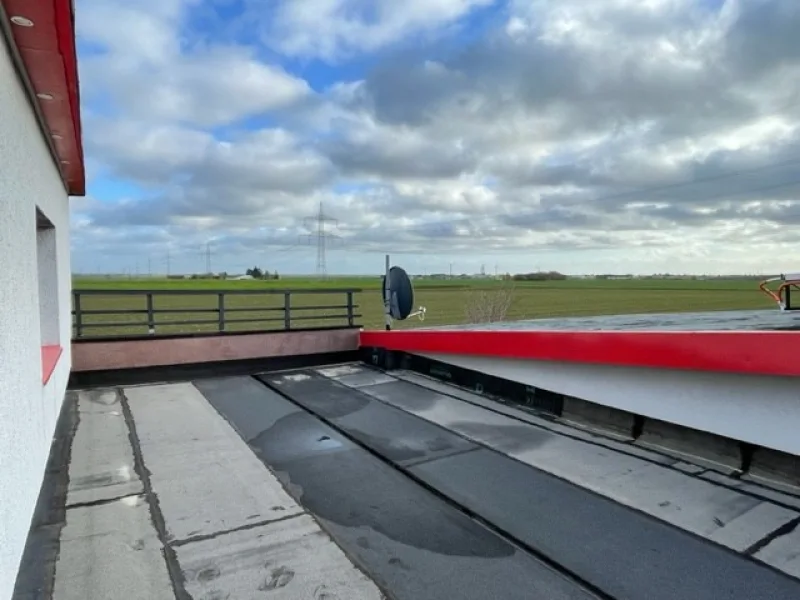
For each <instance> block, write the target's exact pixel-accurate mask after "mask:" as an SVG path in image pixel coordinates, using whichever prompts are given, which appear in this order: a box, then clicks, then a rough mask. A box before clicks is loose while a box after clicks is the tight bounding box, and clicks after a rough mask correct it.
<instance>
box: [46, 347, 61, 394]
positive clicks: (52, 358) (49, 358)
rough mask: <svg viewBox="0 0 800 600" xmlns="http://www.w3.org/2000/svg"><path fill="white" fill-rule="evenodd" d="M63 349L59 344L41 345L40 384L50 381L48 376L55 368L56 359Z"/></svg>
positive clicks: (59, 356)
mask: <svg viewBox="0 0 800 600" xmlns="http://www.w3.org/2000/svg"><path fill="white" fill-rule="evenodd" d="M63 351H64V349H63V348H62V347H61V346H57V345H52V346H42V385H46V384H47V382H48V381H50V376H51V375H52V374H53V371H55V370H56V365H57V364H58V359H59V358H61V353H62V352H63Z"/></svg>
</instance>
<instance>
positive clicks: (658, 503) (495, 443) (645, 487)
mask: <svg viewBox="0 0 800 600" xmlns="http://www.w3.org/2000/svg"><path fill="white" fill-rule="evenodd" d="M359 391H361V392H364V393H367V394H371V395H373V396H375V397H378V398H380V399H382V400H384V401H385V402H387V403H389V404H390V405H392V406H398V407H403V408H405V409H406V410H408V411H409V412H411V413H413V414H415V415H417V416H419V417H420V418H423V419H426V420H429V421H431V422H434V423H437V424H439V425H441V426H443V427H446V428H447V429H450V430H452V431H455V432H458V433H460V434H462V435H464V436H465V437H467V438H468V439H470V440H473V441H475V442H478V443H480V444H483V445H485V446H487V447H489V448H492V449H494V450H497V451H499V452H502V453H503V454H506V455H508V456H511V457H513V458H515V459H517V460H519V461H521V462H523V463H525V464H527V465H530V466H533V467H536V468H537V469H541V470H542V471H545V472H548V473H552V474H553V475H555V476H557V477H561V478H563V479H566V480H567V481H570V482H572V483H574V484H576V485H579V486H581V487H584V488H587V489H590V490H593V491H595V492H597V493H599V494H602V495H603V496H605V497H608V498H611V499H613V500H615V501H617V502H620V503H622V504H624V505H626V506H630V507H631V508H635V509H637V510H641V511H643V512H646V513H647V514H650V515H652V516H654V517H657V518H659V519H662V520H664V521H667V522H668V523H671V524H673V525H676V526H678V527H681V528H683V529H686V530H687V531H691V532H693V533H697V534H699V535H703V536H709V535H711V534H712V533H713V532H714V531H716V530H717V529H720V528H722V527H724V526H725V525H726V523H728V522H729V521H732V520H733V519H735V518H737V517H738V516H739V515H741V514H743V513H744V512H746V511H748V510H750V509H752V508H754V507H755V506H756V505H757V504H758V503H759V500H757V499H755V498H752V497H750V496H747V495H745V494H740V493H738V492H736V491H732V490H729V489H725V488H721V487H719V486H716V485H713V484H710V483H707V482H705V481H703V480H699V479H695V478H691V477H687V476H686V475H685V474H683V473H682V472H679V471H677V470H673V469H668V468H664V467H662V466H661V465H658V464H653V463H651V462H649V461H645V460H642V459H640V458H637V457H635V456H630V455H626V454H620V453H618V452H613V451H611V450H610V449H608V448H607V447H605V446H598V445H595V444H590V443H586V442H583V441H580V440H576V439H573V438H568V437H564V436H561V435H557V434H554V433H552V432H551V431H548V430H545V429H542V428H539V427H536V426H533V425H529V424H527V423H524V422H520V421H517V420H514V419H512V418H510V417H505V416H502V415H498V414H497V413H493V412H491V411H488V410H486V409H483V408H480V407H477V406H474V405H469V404H465V403H463V402H461V401H459V400H456V399H454V398H449V397H446V396H442V395H436V394H434V395H431V394H428V393H425V391H424V390H420V388H419V387H417V386H413V385H411V384H408V383H406V382H397V383H396V384H391V385H376V386H372V387H362V388H359ZM764 527H765V529H764V531H763V535H767V534H768V533H769V532H770V531H771V529H770V527H771V521H769V520H768V521H766V522H765V525H764Z"/></svg>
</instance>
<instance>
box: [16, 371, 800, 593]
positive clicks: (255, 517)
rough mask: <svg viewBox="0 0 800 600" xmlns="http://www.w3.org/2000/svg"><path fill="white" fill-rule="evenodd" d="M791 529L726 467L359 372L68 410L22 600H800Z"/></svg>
mask: <svg viewBox="0 0 800 600" xmlns="http://www.w3.org/2000/svg"><path fill="white" fill-rule="evenodd" d="M209 375H213V373H209ZM43 507H47V510H44V509H43ZM798 523H800V496H795V495H792V494H788V493H782V492H779V491H776V490H774V489H772V488H768V487H765V486H761V485H757V484H755V483H752V482H743V481H739V480H735V479H731V478H728V476H727V474H726V473H725V471H724V469H723V468H714V467H713V466H708V465H697V464H692V463H691V462H687V460H686V459H685V458H684V459H679V458H675V457H673V456H669V455H666V454H663V453H660V452H657V451H655V450H653V449H650V448H644V447H639V446H635V445H632V444H629V443H625V442H622V441H618V440H614V439H611V438H608V437H602V436H598V435H595V434H594V433H591V432H588V431H585V430H581V429H576V428H572V427H567V426H565V425H563V424H559V423H554V422H553V421H551V420H546V419H542V418H539V417H537V416H535V415H532V414H529V413H527V412H524V411H521V410H517V409H515V408H514V407H510V406H506V405H503V404H500V403H498V402H494V401H492V400H490V399H487V398H486V397H482V396H477V395H474V394H471V393H469V392H467V391H465V390H462V389H460V388H456V387H453V386H449V385H447V384H443V383H436V382H434V381H433V380H430V379H428V378H426V377H423V376H420V375H417V374H414V373H410V372H406V371H392V372H383V371H380V370H377V369H373V368H371V367H368V366H366V365H363V364H360V363H358V364H357V363H353V364H344V365H335V366H327V367H317V368H305V369H298V370H291V371H283V372H277V373H265V374H262V375H257V376H255V377H251V376H236V377H211V378H203V379H197V380H195V381H187V382H180V383H173V384H156V385H140V386H131V387H120V388H117V387H111V388H106V389H99V390H91V391H73V392H70V393H69V394H68V398H67V399H66V404H65V407H64V412H63V414H62V417H61V419H60V422H59V426H58V432H57V435H56V441H55V444H54V451H53V452H52V453H51V463H50V465H49V467H48V476H47V479H46V481H45V485H44V487H43V492H42V498H41V499H40V510H39V511H37V516H36V518H35V520H34V526H33V528H32V532H31V537H30V539H29V543H28V547H27V548H26V553H25V558H24V561H23V567H22V570H21V572H20V577H19V579H18V583H17V590H16V596H15V597H18V598H26V597H28V596H26V594H27V593H29V592H31V591H32V590H33V589H36V590H38V591H42V589H44V590H45V591H46V592H48V593H50V594H52V595H53V596H54V597H58V598H67V599H70V598H75V599H76V600H77V599H81V600H82V599H83V598H87V597H104V598H126V599H130V600H135V599H138V598H142V599H148V600H150V599H160V598H189V597H195V598H200V597H203V598H256V597H259V598H260V597H262V596H264V594H267V593H269V594H270V596H269V597H275V598H287V599H288V598H306V597H308V598H340V599H345V598H347V599H348V600H350V599H353V600H357V599H360V598H375V599H378V598H383V597H389V598H398V599H408V600H411V599H413V600H424V599H426V598H431V599H436V600H439V599H441V598H451V597H452V598H463V599H470V598H475V599H476V600H477V599H480V600H485V599H486V598H507V599H513V598H520V599H522V598H526V599H527V598H531V597H542V598H548V599H554V600H558V599H577V598H587V599H588V598H597V597H602V598H631V599H633V598H643V599H644V598H646V599H648V600H662V599H663V600H674V599H675V598H697V597H725V598H742V599H746V600H757V599H759V598H764V599H765V600H766V599H769V600H780V599H782V598H786V599H787V600H788V599H790V598H792V599H794V598H797V597H800V579H798V577H800V559H798V558H797V557H796V556H795V554H796V552H795V549H796V547H797V545H798V544H800V531H798V530H797V529H796V525H797V524H798ZM48 597H49V596H48Z"/></svg>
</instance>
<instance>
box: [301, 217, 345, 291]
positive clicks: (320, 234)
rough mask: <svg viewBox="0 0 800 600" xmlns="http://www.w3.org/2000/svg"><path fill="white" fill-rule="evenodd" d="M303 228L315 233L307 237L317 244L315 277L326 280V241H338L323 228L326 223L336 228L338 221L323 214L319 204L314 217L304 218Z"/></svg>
mask: <svg viewBox="0 0 800 600" xmlns="http://www.w3.org/2000/svg"><path fill="white" fill-rule="evenodd" d="M304 223H305V227H306V228H307V229H310V230H312V231H313V230H315V229H316V231H315V233H313V234H311V235H309V236H308V237H309V240H311V239H312V238H313V239H315V241H316V244H317V275H318V276H319V277H321V278H322V279H326V278H327V277H328V263H327V256H326V250H327V241H328V239H338V236H335V235H333V234H331V233H328V232H327V231H325V226H326V224H328V223H332V224H333V225H334V226H338V224H339V221H338V220H336V219H334V218H332V217H329V216H327V215H326V214H325V212H324V211H323V209H322V202H320V203H319V212H317V214H316V216H313V217H306V218H305V219H304Z"/></svg>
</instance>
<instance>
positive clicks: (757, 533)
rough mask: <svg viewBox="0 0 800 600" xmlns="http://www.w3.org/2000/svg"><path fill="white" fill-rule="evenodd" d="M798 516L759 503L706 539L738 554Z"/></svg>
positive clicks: (795, 513)
mask: <svg viewBox="0 0 800 600" xmlns="http://www.w3.org/2000/svg"><path fill="white" fill-rule="evenodd" d="M798 516H800V515H798V513H797V512H796V511H793V510H789V509H787V508H783V507H781V506H777V505H775V504H771V503H769V502H761V503H759V504H757V505H756V506H754V507H753V508H752V509H750V510H748V511H747V512H745V513H742V514H741V515H739V516H738V517H736V518H735V519H733V520H732V521H730V522H729V523H727V524H726V525H725V527H722V528H721V529H717V530H716V531H714V532H713V533H712V534H711V535H710V536H709V538H708V539H710V540H711V541H712V542H716V543H718V544H722V545H723V546H727V547H728V548H732V549H733V550H736V551H738V552H744V551H745V550H747V549H749V548H751V547H753V546H755V545H756V544H758V543H759V542H760V541H761V540H763V539H764V538H765V537H766V536H768V535H769V534H770V533H772V532H774V531H776V530H777V529H779V528H781V527H783V526H784V525H786V524H787V523H790V522H791V521H794V520H795V519H797V518H798ZM765 532H766V533H765Z"/></svg>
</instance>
